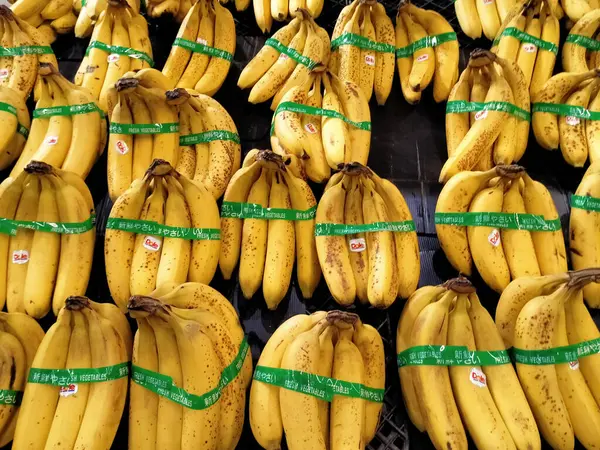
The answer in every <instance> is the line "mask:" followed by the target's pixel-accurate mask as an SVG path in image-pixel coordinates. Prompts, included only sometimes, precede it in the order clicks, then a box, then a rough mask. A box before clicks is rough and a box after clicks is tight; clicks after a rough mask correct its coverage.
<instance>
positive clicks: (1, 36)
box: [0, 1, 58, 99]
mask: <svg viewBox="0 0 600 450" xmlns="http://www.w3.org/2000/svg"><path fill="white" fill-rule="evenodd" d="M31 3H37V1H34V2H31ZM14 6H16V4H15V5H13V7H14ZM0 25H1V27H0V28H1V30H0V49H2V51H3V52H5V53H3V56H2V57H0V86H6V87H9V88H12V89H14V90H16V91H18V92H19V93H20V94H21V96H22V97H23V98H24V99H26V98H27V97H29V94H30V93H31V91H32V90H33V88H34V85H35V84H36V78H37V74H38V64H39V63H43V62H47V63H51V64H53V65H54V66H55V67H58V63H57V61H56V57H55V56H54V53H53V52H52V49H51V48H50V43H51V41H52V40H51V39H49V38H48V37H47V36H46V35H44V33H42V32H40V31H39V30H37V29H36V28H35V27H33V26H31V25H30V24H28V23H27V22H26V21H25V20H23V19H21V18H20V17H19V16H18V15H17V14H16V13H14V12H13V11H11V10H10V9H9V8H8V7H7V6H5V5H1V6H0ZM19 47H34V48H36V47H38V48H39V47H44V48H43V49H39V50H41V51H40V54H39V55H38V54H32V53H23V52H22V51H20V50H19ZM37 98H38V95H36V99H37Z"/></svg>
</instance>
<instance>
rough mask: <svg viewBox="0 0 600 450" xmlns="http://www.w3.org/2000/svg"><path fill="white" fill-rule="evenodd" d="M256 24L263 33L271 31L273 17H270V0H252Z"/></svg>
mask: <svg viewBox="0 0 600 450" xmlns="http://www.w3.org/2000/svg"><path fill="white" fill-rule="evenodd" d="M252 6H253V9H254V17H255V18H256V24H257V25H258V28H260V31H262V32H263V34H265V33H268V32H270V31H271V27H272V26H273V17H271V0H252Z"/></svg>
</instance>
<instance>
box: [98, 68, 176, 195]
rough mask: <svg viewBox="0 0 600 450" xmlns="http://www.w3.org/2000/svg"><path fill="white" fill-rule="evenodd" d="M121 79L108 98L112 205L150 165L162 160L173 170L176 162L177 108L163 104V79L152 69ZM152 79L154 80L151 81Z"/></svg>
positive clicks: (109, 169)
mask: <svg viewBox="0 0 600 450" xmlns="http://www.w3.org/2000/svg"><path fill="white" fill-rule="evenodd" d="M144 70H145V69H142V70H141V71H139V72H137V74H136V76H132V77H129V76H130V75H132V74H130V73H127V74H126V77H124V78H121V79H120V80H119V81H118V82H117V83H116V84H115V88H114V89H111V90H110V93H109V96H108V100H109V101H108V111H109V113H108V118H109V120H110V134H109V138H108V162H107V177H108V193H109V195H110V198H111V200H112V201H113V202H114V201H116V199H117V198H118V197H119V196H120V195H122V194H123V193H124V192H125V191H126V190H127V189H128V188H129V186H130V185H131V183H132V182H133V181H135V180H139V179H141V178H142V177H143V176H144V174H145V173H146V170H147V169H148V166H149V165H150V163H151V162H152V161H153V160H155V159H160V160H164V161H166V162H167V163H169V164H171V165H172V166H173V167H176V166H177V163H178V161H179V131H178V127H179V118H178V116H177V108H176V107H175V106H171V105H170V104H169V103H168V102H167V96H166V92H167V91H166V90H164V80H165V78H164V76H163V75H162V74H161V73H160V72H158V71H157V70H155V69H147V70H146V71H145V73H147V74H148V79H145V77H144V75H142V73H144ZM155 79H156V81H155Z"/></svg>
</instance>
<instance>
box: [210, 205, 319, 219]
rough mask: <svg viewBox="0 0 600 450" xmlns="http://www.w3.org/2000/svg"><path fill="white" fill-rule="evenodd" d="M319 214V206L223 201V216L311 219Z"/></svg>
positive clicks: (235, 217) (236, 217) (223, 217)
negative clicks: (290, 207)
mask: <svg viewBox="0 0 600 450" xmlns="http://www.w3.org/2000/svg"><path fill="white" fill-rule="evenodd" d="M316 214H317V207H316V206H313V207H312V208H310V209H307V210H306V211H299V210H297V209H285V208H264V207H262V206H261V205H258V204H256V203H238V202H223V204H222V205H221V218H222V219H225V218H233V219H264V220H311V219H314V218H315V216H316Z"/></svg>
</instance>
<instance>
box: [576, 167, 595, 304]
mask: <svg viewBox="0 0 600 450" xmlns="http://www.w3.org/2000/svg"><path fill="white" fill-rule="evenodd" d="M598 199H600V162H596V163H594V164H592V165H590V167H589V168H588V170H587V171H586V172H585V175H584V176H583V179H582V180H581V183H580V184H579V187H578V188H577V191H576V192H575V195H574V196H573V197H571V221H570V231H569V238H570V246H569V251H570V252H571V263H572V264H573V268H574V269H576V270H580V269H587V268H590V267H600V239H598V230H600V209H599V207H598V205H599V200H598ZM583 296H584V298H585V301H586V302H587V304H588V305H589V306H591V307H593V308H600V285H599V284H596V283H590V284H588V285H587V286H585V287H584V288H583Z"/></svg>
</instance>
